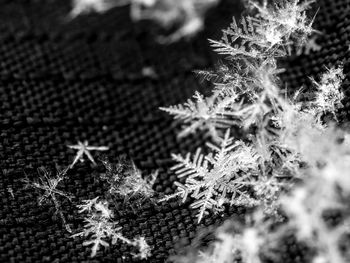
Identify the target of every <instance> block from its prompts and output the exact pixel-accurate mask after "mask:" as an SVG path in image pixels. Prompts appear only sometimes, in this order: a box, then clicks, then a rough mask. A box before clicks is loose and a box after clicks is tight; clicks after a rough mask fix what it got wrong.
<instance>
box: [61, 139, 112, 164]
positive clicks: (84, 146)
mask: <svg viewBox="0 0 350 263" xmlns="http://www.w3.org/2000/svg"><path fill="white" fill-rule="evenodd" d="M67 147H68V148H71V149H74V150H78V152H77V154H76V156H75V158H74V161H73V162H72V164H71V165H70V167H71V168H72V167H73V166H74V165H75V164H76V163H77V161H79V160H80V161H81V162H84V158H83V156H84V154H85V155H86V156H87V157H88V158H89V160H90V161H91V162H92V163H93V164H96V162H95V160H94V158H93V157H92V155H91V153H90V151H107V150H108V149H109V148H108V147H107V146H89V143H88V141H84V143H82V142H81V141H78V144H77V145H67Z"/></svg>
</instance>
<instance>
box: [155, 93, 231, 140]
mask: <svg viewBox="0 0 350 263" xmlns="http://www.w3.org/2000/svg"><path fill="white" fill-rule="evenodd" d="M193 97H194V99H195V101H192V100H188V101H187V103H185V104H184V105H181V104H180V105H177V106H171V107H168V108H163V107H162V108H160V109H161V110H163V111H165V112H168V113H169V114H171V115H174V116H175V119H179V120H182V121H183V122H184V123H185V125H187V127H185V128H184V129H183V131H181V133H180V134H179V137H183V136H186V135H188V134H190V133H194V132H195V131H197V130H207V131H209V134H210V135H211V137H212V138H213V139H214V140H216V141H217V140H219V134H218V132H217V129H218V128H219V129H224V128H228V127H230V126H231V125H234V124H237V120H235V119H234V118H227V117H225V116H227V115H229V114H230V111H231V110H226V109H227V108H228V107H229V105H230V104H232V103H234V102H235V101H236V96H234V95H232V96H231V97H229V98H228V99H225V100H220V98H218V97H216V98H215V97H210V98H207V99H205V98H204V97H203V95H201V94H199V93H198V92H196V94H195V95H194V96H193Z"/></svg>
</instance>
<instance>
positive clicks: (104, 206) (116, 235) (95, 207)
mask: <svg viewBox="0 0 350 263" xmlns="http://www.w3.org/2000/svg"><path fill="white" fill-rule="evenodd" d="M78 208H79V209H80V210H79V212H80V213H87V217H86V218H85V222H86V224H85V226H84V230H83V231H81V232H79V233H76V234H74V235H72V237H74V238H75V237H86V238H87V237H89V238H90V240H88V241H84V243H83V245H84V246H92V247H91V257H94V256H96V253H97V252H98V251H99V250H100V248H101V246H102V247H108V246H109V245H110V243H111V244H115V243H117V242H118V241H121V242H124V243H126V244H128V245H131V246H134V247H136V248H137V249H138V250H139V253H138V254H135V256H138V257H140V258H143V259H144V258H147V257H149V256H150V251H151V249H150V247H149V245H148V244H147V242H146V240H145V238H144V237H139V238H135V239H134V240H130V239H128V238H126V237H124V236H123V235H122V234H121V232H120V231H121V229H122V227H120V226H119V225H118V223H117V222H115V221H113V217H114V215H113V212H112V211H111V210H110V209H109V208H108V203H107V201H100V200H99V197H96V198H94V199H91V200H84V201H83V204H81V205H78Z"/></svg>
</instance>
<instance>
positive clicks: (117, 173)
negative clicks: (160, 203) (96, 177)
mask: <svg viewBox="0 0 350 263" xmlns="http://www.w3.org/2000/svg"><path fill="white" fill-rule="evenodd" d="M101 161H102V163H103V165H104V166H105V168H106V170H107V171H106V173H105V174H103V175H102V179H104V180H106V181H107V182H108V183H109V185H110V189H109V192H110V193H111V194H116V195H120V196H123V197H125V201H129V200H130V199H133V200H136V202H137V203H138V205H141V204H142V202H143V201H144V200H145V199H151V198H152V197H153V196H154V194H155V192H154V190H153V189H152V187H153V185H154V183H155V181H156V179H157V176H158V171H156V172H154V173H152V174H151V175H150V176H149V177H147V178H143V177H142V174H141V171H140V170H139V169H137V168H136V166H135V164H134V163H132V162H128V161H126V160H124V159H120V160H118V162H117V163H116V164H113V163H111V162H109V160H108V159H107V158H103V159H101Z"/></svg>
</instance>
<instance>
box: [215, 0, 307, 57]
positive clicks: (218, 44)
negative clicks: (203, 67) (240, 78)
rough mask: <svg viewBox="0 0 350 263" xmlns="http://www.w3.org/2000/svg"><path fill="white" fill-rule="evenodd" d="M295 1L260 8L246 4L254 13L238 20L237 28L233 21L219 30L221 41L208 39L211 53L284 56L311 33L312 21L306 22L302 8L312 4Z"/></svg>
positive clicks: (232, 55)
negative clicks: (221, 33)
mask: <svg viewBox="0 0 350 263" xmlns="http://www.w3.org/2000/svg"><path fill="white" fill-rule="evenodd" d="M298 2H299V0H294V1H285V0H283V1H280V2H278V4H275V5H274V6H268V5H267V1H263V4H262V5H259V4H258V3H257V2H255V1H250V2H249V3H250V5H251V6H252V7H253V8H254V9H255V10H256V11H257V14H256V15H255V16H254V17H250V16H248V17H245V18H242V20H241V21H240V26H238V25H237V22H236V20H235V19H233V22H232V23H231V25H230V27H229V28H228V29H226V30H224V31H223V32H224V35H223V37H222V39H221V41H215V40H210V42H211V44H212V46H213V47H214V50H215V51H216V52H218V53H219V54H223V55H228V56H230V59H232V58H234V57H238V58H248V59H251V60H257V59H266V58H271V57H281V56H285V55H286V52H287V51H288V48H289V46H290V44H291V43H294V44H296V45H298V46H300V45H302V44H304V43H305V42H306V41H307V37H308V36H309V35H310V34H311V33H312V32H313V29H312V27H311V25H312V23H313V20H311V21H309V20H308V19H307V16H306V9H307V8H308V7H309V5H310V4H311V3H312V2H313V1H305V2H304V3H303V4H298ZM291 40H294V41H291ZM238 43H239V44H238Z"/></svg>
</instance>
